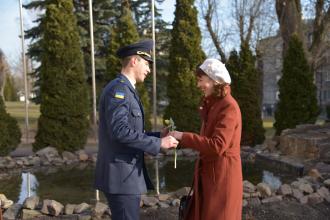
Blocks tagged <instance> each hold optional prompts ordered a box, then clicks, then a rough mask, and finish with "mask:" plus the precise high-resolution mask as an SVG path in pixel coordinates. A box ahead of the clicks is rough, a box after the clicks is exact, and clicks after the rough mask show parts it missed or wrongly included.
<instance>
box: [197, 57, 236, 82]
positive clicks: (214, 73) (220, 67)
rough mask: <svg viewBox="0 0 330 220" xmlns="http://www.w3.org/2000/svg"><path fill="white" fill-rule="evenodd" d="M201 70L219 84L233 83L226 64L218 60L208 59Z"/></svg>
mask: <svg viewBox="0 0 330 220" xmlns="http://www.w3.org/2000/svg"><path fill="white" fill-rule="evenodd" d="M199 68H200V69H201V70H203V72H204V73H206V74H207V75H208V76H209V77H210V78H211V79H213V80H214V81H216V82H218V83H228V84H230V83H231V79H230V75H229V73H228V70H227V69H226V67H225V64H223V63H221V61H219V60H217V59H213V58H208V59H206V60H205V61H204V62H203V63H202V65H200V66H199Z"/></svg>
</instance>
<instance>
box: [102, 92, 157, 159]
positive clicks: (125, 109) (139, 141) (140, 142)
mask: <svg viewBox="0 0 330 220" xmlns="http://www.w3.org/2000/svg"><path fill="white" fill-rule="evenodd" d="M116 92H118V88H116V89H115V91H114V92H109V93H110V94H108V95H107V96H106V100H105V106H106V110H105V111H106V120H107V121H106V123H107V129H108V131H110V132H111V134H109V135H111V136H112V137H113V138H114V139H115V140H116V141H117V142H118V143H121V144H122V145H123V146H127V147H131V148H136V149H139V150H142V151H144V152H146V153H149V154H151V155H157V154H158V153H159V151H160V144H161V141H160V139H159V138H157V137H152V136H148V135H147V134H145V133H143V132H142V131H136V130H134V129H133V128H132V126H131V125H130V124H129V121H128V118H129V114H130V111H129V106H130V105H129V99H128V92H127V91H126V90H125V88H121V89H120V90H119V92H120V94H123V96H124V98H116V97H115V93H116Z"/></svg>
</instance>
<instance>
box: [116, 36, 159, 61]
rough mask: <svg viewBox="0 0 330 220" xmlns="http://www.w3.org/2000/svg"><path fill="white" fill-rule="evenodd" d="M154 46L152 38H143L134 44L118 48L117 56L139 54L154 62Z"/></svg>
mask: <svg viewBox="0 0 330 220" xmlns="http://www.w3.org/2000/svg"><path fill="white" fill-rule="evenodd" d="M152 48H153V41H152V40H143V41H140V42H137V43H134V44H130V45H127V46H124V47H121V48H119V49H118V50H117V56H118V57H119V58H124V57H128V56H132V55H139V56H141V57H142V58H143V59H145V60H147V61H149V62H152V61H153V60H152V57H151V50H152Z"/></svg>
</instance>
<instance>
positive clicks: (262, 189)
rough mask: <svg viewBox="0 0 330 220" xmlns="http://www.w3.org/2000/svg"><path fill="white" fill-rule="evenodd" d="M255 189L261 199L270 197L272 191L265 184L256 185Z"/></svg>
mask: <svg viewBox="0 0 330 220" xmlns="http://www.w3.org/2000/svg"><path fill="white" fill-rule="evenodd" d="M257 189H258V191H259V192H260V194H261V196H262V197H268V196H271V195H272V190H271V189H270V186H269V185H268V184H267V183H258V185H257Z"/></svg>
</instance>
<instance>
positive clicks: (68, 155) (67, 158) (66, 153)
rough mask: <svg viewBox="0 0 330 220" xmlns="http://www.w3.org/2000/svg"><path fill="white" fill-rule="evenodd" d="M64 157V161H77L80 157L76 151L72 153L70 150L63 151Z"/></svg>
mask: <svg viewBox="0 0 330 220" xmlns="http://www.w3.org/2000/svg"><path fill="white" fill-rule="evenodd" d="M62 157H63V160H64V161H77V160H78V157H77V155H75V154H74V153H71V152H69V151H63V153H62Z"/></svg>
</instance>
